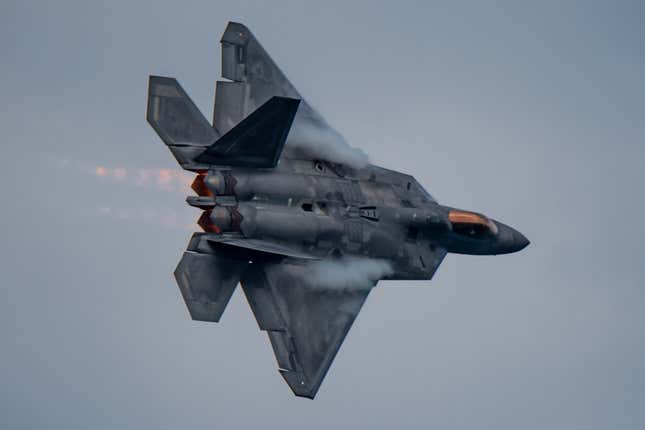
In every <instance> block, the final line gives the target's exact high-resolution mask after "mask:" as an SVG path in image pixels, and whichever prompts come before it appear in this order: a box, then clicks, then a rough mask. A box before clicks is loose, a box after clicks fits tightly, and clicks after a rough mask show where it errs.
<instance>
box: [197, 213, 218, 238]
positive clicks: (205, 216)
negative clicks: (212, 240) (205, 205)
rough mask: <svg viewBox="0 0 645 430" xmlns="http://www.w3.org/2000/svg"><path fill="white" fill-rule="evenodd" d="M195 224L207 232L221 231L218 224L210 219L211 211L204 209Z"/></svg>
mask: <svg viewBox="0 0 645 430" xmlns="http://www.w3.org/2000/svg"><path fill="white" fill-rule="evenodd" d="M197 224H198V225H199V226H200V227H201V228H202V230H204V231H205V232H207V233H217V234H219V233H221V232H222V231H221V230H220V228H219V227H218V226H216V225H215V224H213V221H211V211H204V212H202V216H200V217H199V220H197Z"/></svg>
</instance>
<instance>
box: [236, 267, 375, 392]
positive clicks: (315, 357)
mask: <svg viewBox="0 0 645 430" xmlns="http://www.w3.org/2000/svg"><path fill="white" fill-rule="evenodd" d="M362 287H364V286H362ZM242 288H243V289H244V293H245V295H246V298H247V300H248V302H249V304H250V306H251V309H252V310H253V313H254V315H255V318H256V320H257V322H258V325H259V326H260V329H261V330H264V331H266V332H267V333H268V335H269V340H270V341H271V345H272V347H273V351H274V353H275V356H276V359H277V362H278V367H279V372H280V374H281V375H282V376H283V378H284V379H285V381H286V382H287V384H288V385H289V387H291V389H292V390H293V392H294V394H295V395H297V396H301V397H308V398H311V399H313V398H314V396H315V395H316V392H317V391H318V388H319V387H320V384H321V382H322V380H323V379H324V377H325V374H326V373H327V370H328V369H329V366H330V365H331V363H332V361H333V360H334V357H335V356H336V353H337V352H338V349H339V348H340V346H341V344H342V343H343V340H344V339H345V335H346V334H347V332H348V331H349V329H350V327H351V326H352V323H353V322H354V319H355V318H356V316H357V315H358V312H359V311H360V310H361V307H362V306H363V302H364V301H365V299H366V298H367V295H368V294H369V291H370V288H361V286H352V285H349V286H348V285H338V286H337V288H335V287H332V288H330V287H329V286H328V285H326V286H325V288H321V286H320V285H319V283H318V282H317V281H316V280H315V277H313V276H312V273H311V266H309V265H308V264H307V263H303V262H302V261H298V260H289V259H287V260H282V261H281V262H259V263H255V262H254V263H253V264H251V265H250V266H249V270H248V271H247V272H246V274H245V276H244V278H243V279H242Z"/></svg>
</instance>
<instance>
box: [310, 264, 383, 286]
mask: <svg viewBox="0 0 645 430" xmlns="http://www.w3.org/2000/svg"><path fill="white" fill-rule="evenodd" d="M308 264H309V265H310V266H309V267H310V269H311V273H312V280H313V282H312V285H314V286H315V287H316V288H325V289H366V288H372V287H373V286H375V285H376V283H377V282H378V281H379V280H380V279H383V278H384V277H386V276H388V275H391V274H392V273H393V270H392V266H391V265H390V263H389V262H388V261H385V260H377V259H369V258H356V257H344V258H341V259H338V260H322V261H314V262H311V263H308Z"/></svg>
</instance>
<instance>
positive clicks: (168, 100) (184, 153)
mask: <svg viewBox="0 0 645 430" xmlns="http://www.w3.org/2000/svg"><path fill="white" fill-rule="evenodd" d="M147 119H148V122H149V123H150V125H151V126H152V128H154V129H155V131H156V132H157V134H158V135H159V137H161V139H162V140H163V141H164V143H165V144H166V145H168V147H169V148H170V151H171V152H172V153H173V155H174V156H175V158H176V159H177V161H178V162H179V164H181V166H182V167H183V168H184V169H187V170H199V169H200V167H203V166H198V165H197V163H196V162H195V158H196V157H197V156H198V155H199V154H201V153H202V152H203V151H204V148H205V147H208V146H209V145H211V144H212V143H213V142H215V141H216V140H217V138H218V137H219V133H218V132H217V130H215V129H214V128H213V127H212V126H211V125H210V123H209V122H208V121H207V120H206V118H205V117H204V115H202V113H201V112H200V111H199V109H198V108H197V106H195V103H193V101H192V100H191V99H190V97H188V95H187V94H186V92H185V91H184V89H183V88H182V87H181V86H180V85H179V82H177V80H176V79H174V78H166V77H163V76H150V80H149V82H148V112H147Z"/></svg>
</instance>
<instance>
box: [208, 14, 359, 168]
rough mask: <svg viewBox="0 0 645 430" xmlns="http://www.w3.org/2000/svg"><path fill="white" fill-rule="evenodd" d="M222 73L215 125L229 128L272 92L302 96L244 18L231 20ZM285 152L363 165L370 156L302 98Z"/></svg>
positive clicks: (224, 42)
mask: <svg viewBox="0 0 645 430" xmlns="http://www.w3.org/2000/svg"><path fill="white" fill-rule="evenodd" d="M221 44H222V77H224V78H226V79H229V80H230V81H218V82H217V89H216V93H215V109H214V114H213V125H214V126H215V128H216V129H217V130H218V131H219V133H220V134H224V133H226V132H227V131H228V130H230V129H231V128H233V127H234V126H235V125H236V124H237V123H239V122H240V121H241V120H242V119H243V118H245V117H246V116H247V115H249V114H250V113H251V112H253V111H254V110H256V109H257V108H258V107H260V106H261V105H263V104H264V103H265V102H267V101H268V100H269V99H270V98H271V97H274V96H278V97H288V98H294V99H302V96H301V95H300V93H299V92H298V91H297V90H296V89H295V87H294V86H293V85H292V84H291V82H289V80H288V79H287V77H286V76H285V75H284V73H282V71H281V70H280V68H279V67H278V66H277V65H276V64H275V62H274V61H273V60H272V59H271V57H270V56H269V54H267V52H266V51H265V50H264V48H263V47H262V45H260V42H258V40H257V39H256V38H255V36H254V35H253V33H251V31H250V30H249V29H248V28H247V27H246V26H244V25H243V24H239V23H235V22H230V23H229V24H228V26H227V27H226V30H225V31H224V34H223V35H222V39H221ZM285 154H287V155H291V156H292V157H295V158H304V159H322V160H327V161H330V162H334V163H340V164H345V165H348V166H350V167H363V166H365V165H366V164H367V162H368V160H367V156H366V155H365V153H364V152H363V151H361V150H359V149H356V148H352V147H351V146H349V145H348V143H347V142H346V140H345V138H344V137H343V136H342V135H341V134H340V133H339V132H338V131H336V130H335V129H334V128H332V127H331V126H330V125H329V124H328V123H327V121H326V120H325V119H324V118H323V117H322V116H321V115H320V114H319V113H318V112H317V111H316V110H315V109H313V108H312V107H311V105H310V104H309V103H307V102H306V101H305V100H302V102H301V104H300V107H299V109H298V113H297V114H296V118H295V120H294V125H293V128H292V130H291V132H290V134H289V138H288V140H287V146H286V147H285Z"/></svg>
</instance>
